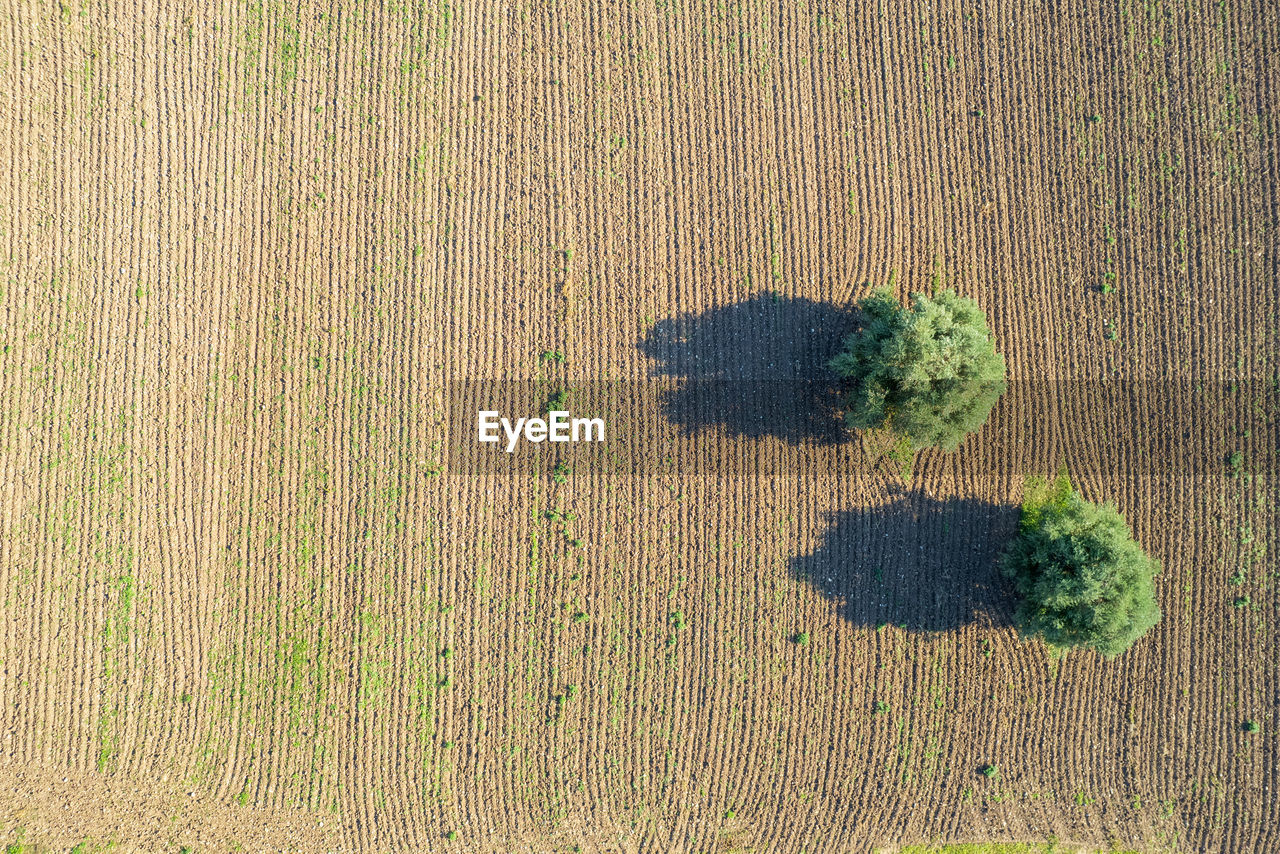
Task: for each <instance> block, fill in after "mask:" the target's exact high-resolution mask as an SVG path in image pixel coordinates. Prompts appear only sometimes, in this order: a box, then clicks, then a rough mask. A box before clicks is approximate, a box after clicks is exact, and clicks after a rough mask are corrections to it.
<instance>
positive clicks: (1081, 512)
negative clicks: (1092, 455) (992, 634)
mask: <svg viewBox="0 0 1280 854" xmlns="http://www.w3.org/2000/svg"><path fill="white" fill-rule="evenodd" d="M1000 568H1001V571H1002V572H1003V573H1004V574H1005V576H1007V577H1008V578H1011V579H1013V582H1014V585H1015V587H1016V588H1017V592H1018V595H1019V596H1020V597H1021V601H1020V602H1019V604H1018V608H1017V611H1016V612H1015V614H1014V621H1015V622H1016V623H1017V626H1018V630H1019V631H1020V632H1021V633H1022V634H1023V635H1025V636H1028V637H1040V638H1043V639H1044V641H1045V643H1047V644H1048V645H1049V646H1050V647H1051V648H1053V649H1055V650H1067V649H1071V648H1073V647H1090V648H1093V649H1096V650H1097V651H1098V652H1100V653H1102V654H1103V655H1104V656H1106V657H1108V658H1112V657H1114V656H1117V655H1119V654H1120V653H1122V652H1124V651H1125V650H1126V649H1128V648H1129V647H1130V646H1132V645H1133V642H1134V641H1136V640H1137V639H1138V638H1140V637H1142V635H1144V634H1146V632H1147V630H1148V629H1150V628H1151V627H1152V626H1154V625H1155V624H1156V623H1158V622H1160V609H1159V607H1157V605H1156V591H1155V584H1154V582H1153V580H1152V579H1153V578H1154V577H1155V575H1156V574H1157V573H1158V572H1159V571H1160V564H1159V563H1158V562H1157V561H1155V560H1154V559H1152V558H1150V557H1148V556H1147V555H1146V554H1145V553H1144V552H1143V551H1142V549H1141V548H1140V547H1139V546H1138V544H1137V543H1136V542H1134V540H1133V537H1132V536H1131V534H1130V533H1129V527H1128V525H1126V524H1125V521H1124V517H1123V516H1121V515H1120V513H1119V511H1117V510H1116V508H1115V507H1114V506H1113V505H1110V504H1107V505H1103V506H1099V505H1096V504H1090V503H1089V502H1088V501H1085V500H1084V499H1083V498H1081V497H1080V495H1079V494H1078V493H1077V492H1076V491H1075V489H1074V488H1072V486H1071V481H1070V479H1069V478H1068V477H1067V475H1066V473H1065V472H1063V473H1060V474H1059V475H1058V476H1057V477H1056V478H1055V479H1054V480H1053V481H1052V482H1047V481H1045V480H1044V479H1043V478H1041V479H1039V480H1037V481H1033V482H1031V483H1029V484H1028V489H1027V496H1026V499H1025V501H1024V502H1023V505H1022V522H1021V525H1020V526H1019V530H1018V534H1017V536H1016V537H1015V538H1014V540H1013V542H1012V543H1011V544H1010V546H1009V548H1008V550H1007V551H1006V552H1005V554H1004V557H1003V558H1002V559H1001V567H1000Z"/></svg>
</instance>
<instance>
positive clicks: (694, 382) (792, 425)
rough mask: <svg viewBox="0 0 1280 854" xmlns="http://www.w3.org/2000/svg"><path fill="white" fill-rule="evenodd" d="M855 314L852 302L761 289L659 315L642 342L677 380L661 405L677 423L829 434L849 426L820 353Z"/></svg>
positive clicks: (825, 355)
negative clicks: (740, 298) (738, 298)
mask: <svg viewBox="0 0 1280 854" xmlns="http://www.w3.org/2000/svg"><path fill="white" fill-rule="evenodd" d="M855 320H856V312H855V311H854V310H853V309H852V308H848V309H846V308H841V307H839V306H835V305H831V304H829V303H820V302H814V301H813V300H809V299H805V298H791V297H777V296H773V295H769V294H765V295H761V296H758V297H754V298H752V299H750V300H747V301H745V302H740V303H735V304H733V305H728V306H723V307H721V308H716V309H711V310H709V311H706V312H702V313H700V314H682V315H679V316H677V317H673V318H669V319H667V320H663V321H660V322H659V323H657V324H656V325H655V326H654V327H653V329H652V330H651V331H650V332H649V334H648V335H646V336H645V338H644V339H643V340H642V341H641V343H640V349H641V351H642V352H644V353H645V355H647V356H649V357H650V358H651V359H653V360H654V361H655V362H656V363H657V367H656V369H655V373H656V375H657V376H659V377H666V378H671V379H673V380H675V384H674V388H672V389H669V390H664V391H663V392H662V400H661V406H662V411H663V414H664V415H665V416H666V418H667V419H668V420H670V421H671V422H672V423H673V424H676V425H678V426H679V427H680V429H681V430H682V431H683V432H685V433H687V434H695V433H698V432H700V431H702V430H704V429H707V428H711V427H714V426H722V427H724V428H726V429H727V430H728V431H730V432H731V433H734V434H737V435H740V436H746V437H753V438H755V437H764V436H774V437H776V438H779V439H782V440H784V441H787V442H790V443H793V444H800V443H819V444H828V443H835V442H839V441H841V440H842V439H844V438H846V437H847V434H846V433H845V431H844V429H843V428H842V426H841V420H840V411H839V410H840V400H839V392H838V388H837V377H836V376H835V374H834V373H833V372H832V371H831V369H830V368H828V367H827V362H828V361H830V359H831V358H832V357H833V356H834V355H836V353H837V352H838V351H839V348H840V343H841V342H842V341H843V339H844V337H845V336H846V335H848V334H849V333H850V332H852V331H853V329H854V324H855Z"/></svg>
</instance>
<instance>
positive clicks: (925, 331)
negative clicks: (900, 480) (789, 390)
mask: <svg viewBox="0 0 1280 854" xmlns="http://www.w3.org/2000/svg"><path fill="white" fill-rule="evenodd" d="M858 308H859V309H860V312H861V315H862V323H861V326H860V328H859V329H858V330H857V331H856V332H854V333H853V334H852V335H849V336H848V337H847V338H846V339H845V341H844V350H843V352H841V353H840V354H839V355H838V356H836V357H835V358H834V359H832V360H831V367H832V369H833V370H835V372H836V373H837V374H839V375H840V376H841V377H843V378H844V379H846V380H848V381H849V382H850V386H851V387H850V390H849V392H848V394H847V396H846V398H845V405H846V407H847V412H846V415H845V420H846V423H848V425H849V426H850V427H855V428H859V429H866V428H884V429H887V430H889V431H890V432H892V433H894V434H896V435H897V436H899V437H900V438H901V439H904V440H906V441H907V442H908V443H909V444H910V446H911V447H912V448H928V447H939V448H943V449H944V450H948V451H952V450H955V449H956V447H957V446H958V445H959V444H960V442H961V441H962V440H963V439H964V437H965V436H967V435H968V434H969V433H972V432H974V431H975V430H977V429H978V428H979V427H981V426H982V424H983V422H985V421H986V420H987V415H988V414H989V413H990V412H991V407H993V406H994V405H995V402H996V400H997V399H999V397H1000V395H1001V394H1003V393H1004V390H1005V378H1004V377H1005V367H1004V359H1003V358H1002V357H1001V356H1000V354H999V353H997V352H996V351H995V347H994V345H993V344H992V340H991V332H990V330H989V329H988V328H987V319H986V316H985V315H984V314H983V313H982V309H980V308H979V307H978V304H977V303H975V302H974V301H973V300H971V299H967V298H965V297H961V296H957V295H956V293H955V292H954V291H943V292H942V293H939V294H938V295H936V296H933V297H930V296H926V295H924V294H912V296H911V305H909V306H904V305H902V304H901V303H900V302H898V300H897V299H895V298H894V296H893V294H892V292H891V291H889V289H887V288H882V289H880V290H877V291H875V292H874V293H873V294H871V296H869V297H867V298H866V299H864V300H862V301H861V302H860V303H858Z"/></svg>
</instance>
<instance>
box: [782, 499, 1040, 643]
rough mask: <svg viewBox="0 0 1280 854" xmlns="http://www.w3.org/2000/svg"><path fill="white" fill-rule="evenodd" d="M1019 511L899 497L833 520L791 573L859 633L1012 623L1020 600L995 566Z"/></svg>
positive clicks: (974, 503)
mask: <svg viewBox="0 0 1280 854" xmlns="http://www.w3.org/2000/svg"><path fill="white" fill-rule="evenodd" d="M1018 516H1019V510H1018V507H1017V506H1016V505H999V504H993V503H990V502H987V501H980V500H975V499H969V498H953V499H945V500H938V499H935V498H931V497H929V496H927V495H924V494H923V493H920V492H906V491H903V492H900V493H899V494H898V495H897V496H895V498H894V500H893V501H892V502H890V503H889V504H887V505H882V506H879V507H872V508H865V509H858V510H842V511H840V512H838V513H835V514H832V517H831V525H830V527H829V528H828V530H827V532H826V534H825V536H824V538H823V541H822V545H821V546H819V548H818V549H817V551H815V552H814V553H813V554H809V555H803V556H800V557H797V558H794V559H793V560H792V561H791V571H792V572H793V573H794V575H795V576H796V577H798V578H802V579H804V580H805V581H807V582H809V583H810V584H812V585H813V586H814V587H815V588H817V589H818V590H820V591H821V592H822V593H823V594H824V595H826V596H827V597H828V598H830V599H832V600H833V601H835V602H837V603H838V604H839V607H840V611H841V614H842V616H844V618H845V619H847V620H848V621H849V622H851V623H854V624H855V625H859V626H872V627H880V626H886V625H894V626H900V627H902V628H905V629H907V630H908V631H917V632H934V631H945V630H948V629H954V628H958V627H960V626H964V625H967V624H968V623H971V622H976V621H983V622H987V623H991V624H995V625H1009V624H1010V622H1011V618H1012V613H1013V606H1014V600H1013V596H1012V594H1011V592H1010V590H1009V588H1008V587H1007V585H1006V584H1005V583H1004V579H1003V578H1002V577H1001V576H1000V573H999V569H998V566H997V561H998V559H999V556H1000V553H1001V552H1002V551H1003V550H1004V545H1005V543H1006V542H1008V539H1009V537H1011V536H1012V535H1013V534H1014V532H1015V531H1016V529H1017V524H1018Z"/></svg>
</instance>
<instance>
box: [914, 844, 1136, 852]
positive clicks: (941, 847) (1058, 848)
mask: <svg viewBox="0 0 1280 854" xmlns="http://www.w3.org/2000/svg"><path fill="white" fill-rule="evenodd" d="M1064 851H1071V852H1072V854H1077V852H1079V854H1084V852H1083V851H1082V849H1078V848H1074V847H1070V848H1065V849H1064V848H1063V846H1062V845H1060V844H1059V843H1057V842H964V843H959V844H954V845H947V844H942V843H936V842H930V843H924V844H920V845H905V846H903V847H902V848H899V849H898V850H897V852H896V854H1063V852H1064ZM1095 854H1104V851H1103V849H1097V850H1096V852H1095ZM1106 854H1138V852H1137V851H1121V850H1112V851H1109V852H1106Z"/></svg>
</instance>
